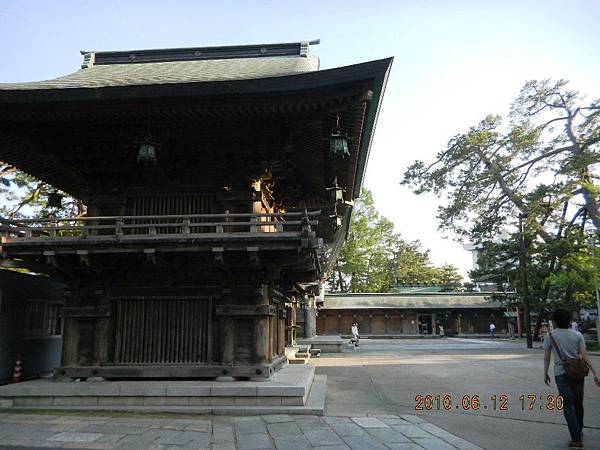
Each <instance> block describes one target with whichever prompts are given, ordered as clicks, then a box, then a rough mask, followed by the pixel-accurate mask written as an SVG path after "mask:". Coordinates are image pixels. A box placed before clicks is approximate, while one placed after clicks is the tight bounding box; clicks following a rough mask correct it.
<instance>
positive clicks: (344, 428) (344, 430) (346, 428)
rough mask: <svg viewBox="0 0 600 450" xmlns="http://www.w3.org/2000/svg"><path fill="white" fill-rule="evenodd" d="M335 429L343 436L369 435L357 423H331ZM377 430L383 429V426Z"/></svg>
mask: <svg viewBox="0 0 600 450" xmlns="http://www.w3.org/2000/svg"><path fill="white" fill-rule="evenodd" d="M329 425H330V426H331V428H333V430H334V431H335V432H336V433H337V434H339V435H340V436H342V437H352V436H368V435H369V433H367V432H366V431H365V430H363V429H362V428H361V427H359V426H358V425H356V424H355V423H330V424H329ZM377 430H378V431H379V430H381V428H377Z"/></svg>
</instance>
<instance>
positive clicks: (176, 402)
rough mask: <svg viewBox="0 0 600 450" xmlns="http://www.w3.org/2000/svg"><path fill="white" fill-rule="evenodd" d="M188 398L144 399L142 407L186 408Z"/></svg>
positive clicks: (188, 402) (188, 401)
mask: <svg viewBox="0 0 600 450" xmlns="http://www.w3.org/2000/svg"><path fill="white" fill-rule="evenodd" d="M189 404H190V399H189V398H188V397H144V406H188V405H189Z"/></svg>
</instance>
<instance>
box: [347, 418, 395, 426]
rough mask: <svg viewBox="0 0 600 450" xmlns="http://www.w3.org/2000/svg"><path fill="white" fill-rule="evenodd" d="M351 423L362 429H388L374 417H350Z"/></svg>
mask: <svg viewBox="0 0 600 450" xmlns="http://www.w3.org/2000/svg"><path fill="white" fill-rule="evenodd" d="M352 421H353V422H354V423H356V424H357V425H359V426H361V427H363V428H389V425H386V424H385V423H383V422H382V421H381V420H379V419H377V418H376V417H352Z"/></svg>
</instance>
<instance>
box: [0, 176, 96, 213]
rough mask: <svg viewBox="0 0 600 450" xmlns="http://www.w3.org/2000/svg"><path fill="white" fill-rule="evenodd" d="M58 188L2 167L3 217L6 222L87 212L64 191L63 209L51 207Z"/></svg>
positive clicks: (0, 192) (1, 194)
mask: <svg viewBox="0 0 600 450" xmlns="http://www.w3.org/2000/svg"><path fill="white" fill-rule="evenodd" d="M54 191H55V189H54V188H53V187H52V186H50V185H49V184H47V183H44V182H43V181H39V180H37V179H35V178H33V177H32V176H30V175H28V174H26V173H24V172H21V171H18V170H16V169H14V167H11V166H6V165H5V166H1V167H0V196H1V198H2V199H3V201H2V202H1V203H0V216H2V217H4V218H7V219H19V218H34V217H39V218H43V217H50V216H52V217H72V216H77V215H81V214H83V213H84V212H85V206H84V205H83V204H82V203H81V201H79V200H77V199H75V198H72V197H70V196H68V195H67V194H65V193H64V192H59V193H60V194H61V195H63V200H62V207H61V208H48V206H47V203H48V195H49V194H50V193H51V192H54Z"/></svg>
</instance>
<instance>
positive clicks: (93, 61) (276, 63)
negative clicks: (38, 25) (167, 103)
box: [0, 41, 319, 90]
mask: <svg viewBox="0 0 600 450" xmlns="http://www.w3.org/2000/svg"><path fill="white" fill-rule="evenodd" d="M318 42H319V41H311V42H295V43H289V44H262V45H238V46H229V47H196V48H176V49H152V50H129V51H118V52H82V54H83V57H84V59H83V65H82V69H81V70H79V71H77V72H75V73H72V74H69V75H65V76H63V77H59V78H56V79H53V80H47V81H35V82H30V83H0V90H42V89H72V88H102V87H114V86H140V85H156V84H173V83H198V82H210V81H232V80H251V79H260V78H271V77H280V76H285V75H294V74H298V73H304V72H311V71H314V70H318V69H319V59H318V58H317V57H315V56H312V55H309V53H308V49H309V46H310V45H311V44H318Z"/></svg>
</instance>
